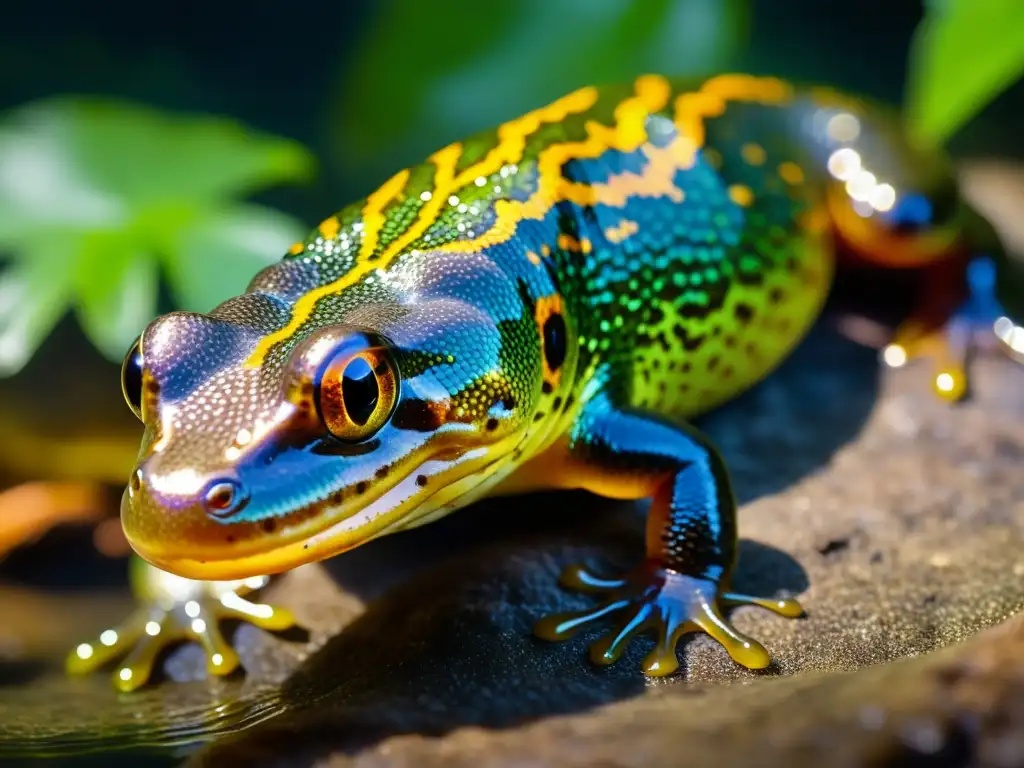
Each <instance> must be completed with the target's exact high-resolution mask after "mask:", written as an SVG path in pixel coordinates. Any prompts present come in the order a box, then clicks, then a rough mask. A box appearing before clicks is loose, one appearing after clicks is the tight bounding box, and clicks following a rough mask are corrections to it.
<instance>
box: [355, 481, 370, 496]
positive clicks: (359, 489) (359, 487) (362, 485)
mask: <svg viewBox="0 0 1024 768" xmlns="http://www.w3.org/2000/svg"><path fill="white" fill-rule="evenodd" d="M369 487H370V484H369V483H368V482H366V481H365V480H360V481H359V482H358V483H356V493H366V489H367V488H369Z"/></svg>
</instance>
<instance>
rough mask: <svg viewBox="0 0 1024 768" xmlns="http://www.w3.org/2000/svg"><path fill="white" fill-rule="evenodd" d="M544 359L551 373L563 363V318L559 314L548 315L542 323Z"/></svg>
mask: <svg viewBox="0 0 1024 768" xmlns="http://www.w3.org/2000/svg"><path fill="white" fill-rule="evenodd" d="M544 357H545V358H546V359H547V361H548V368H550V369H551V370H552V371H557V370H558V369H559V368H560V367H561V366H562V363H564V362H565V318H564V317H562V315H561V314H554V315H549V316H548V319H547V320H545V321H544Z"/></svg>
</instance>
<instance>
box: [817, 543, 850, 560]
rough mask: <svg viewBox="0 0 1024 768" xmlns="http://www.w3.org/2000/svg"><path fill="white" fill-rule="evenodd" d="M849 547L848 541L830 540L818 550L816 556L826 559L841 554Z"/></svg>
mask: <svg viewBox="0 0 1024 768" xmlns="http://www.w3.org/2000/svg"><path fill="white" fill-rule="evenodd" d="M849 546H850V540H849V539H832V540H831V541H829V542H827V543H826V544H825V546H823V547H819V548H818V554H820V555H821V556H822V557H828V556H829V555H834V554H836V553H837V552H842V551H843V550H844V549H846V548H847V547H849Z"/></svg>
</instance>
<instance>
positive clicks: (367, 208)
mask: <svg viewBox="0 0 1024 768" xmlns="http://www.w3.org/2000/svg"><path fill="white" fill-rule="evenodd" d="M408 181H409V171H408V169H406V170H404V171H399V172H398V173H396V174H395V175H394V176H392V177H391V178H390V179H388V180H387V181H385V182H384V184H383V185H381V187H380V189H378V190H377V191H376V192H374V193H373V194H371V195H370V196H369V197H368V198H366V205H364V206H363V212H362V220H363V239H362V242H361V243H360V244H359V258H358V259H357V261H358V262H360V263H361V262H364V261H366V260H367V259H369V258H370V256H372V255H373V253H374V251H376V250H377V246H378V245H379V244H380V231H381V229H383V227H384V222H385V221H387V216H386V215H385V214H384V208H385V207H386V206H387V204H388V203H390V202H391V201H392V200H393V199H394V198H395V197H397V196H398V194H399V193H400V192H401V191H402V190H403V189H405V185H406V183H407V182H408Z"/></svg>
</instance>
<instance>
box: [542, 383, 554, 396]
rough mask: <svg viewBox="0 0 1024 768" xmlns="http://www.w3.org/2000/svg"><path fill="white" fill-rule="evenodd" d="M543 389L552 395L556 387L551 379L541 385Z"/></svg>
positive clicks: (546, 393)
mask: <svg viewBox="0 0 1024 768" xmlns="http://www.w3.org/2000/svg"><path fill="white" fill-rule="evenodd" d="M541 391H542V392H544V394H545V395H550V394H551V393H552V392H554V391H555V388H554V387H553V386H551V382H550V381H545V382H544V383H543V384H542V385H541Z"/></svg>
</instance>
